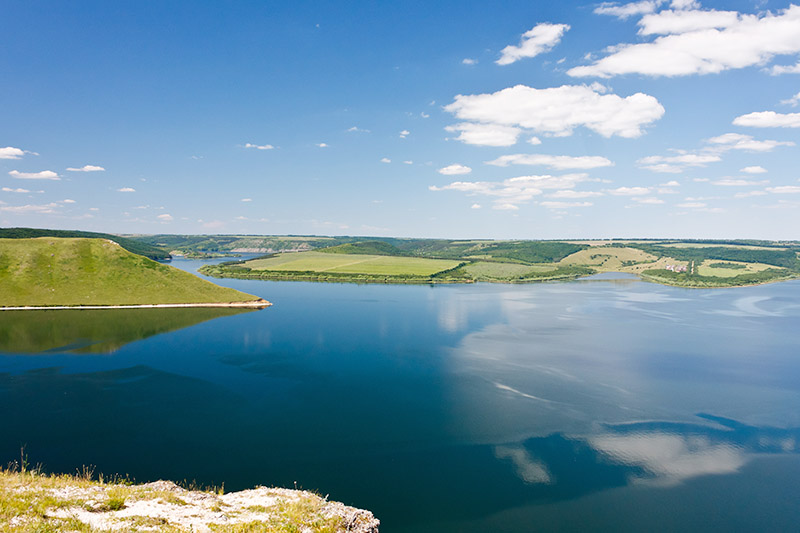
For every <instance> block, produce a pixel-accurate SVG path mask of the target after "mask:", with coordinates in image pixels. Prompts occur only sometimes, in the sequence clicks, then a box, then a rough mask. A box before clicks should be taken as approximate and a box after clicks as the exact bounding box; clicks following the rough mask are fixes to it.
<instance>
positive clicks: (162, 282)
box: [0, 237, 258, 307]
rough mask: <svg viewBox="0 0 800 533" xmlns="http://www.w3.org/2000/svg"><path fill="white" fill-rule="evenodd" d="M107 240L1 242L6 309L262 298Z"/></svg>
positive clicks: (0, 294) (0, 297) (0, 296)
mask: <svg viewBox="0 0 800 533" xmlns="http://www.w3.org/2000/svg"><path fill="white" fill-rule="evenodd" d="M257 299H258V298H257V297H256V296H252V295H250V294H245V293H243V292H239V291H237V290H234V289H229V288H226V287H220V286H218V285H215V284H213V283H210V282H208V281H205V280H202V279H200V278H198V277H197V276H194V275H192V274H190V273H188V272H184V271H182V270H178V269H177V268H173V267H170V266H168V265H164V264H161V263H157V262H155V261H152V260H150V259H147V258H146V257H142V256H140V255H136V254H132V253H130V252H128V251H127V250H125V249H123V248H121V247H120V246H119V245H117V244H115V243H114V242H112V241H108V240H104V239H72V238H70V239H60V238H53V237H41V238H36V239H0V306H6V307H11V306H55V305H135V304H171V303H220V302H241V301H251V300H257Z"/></svg>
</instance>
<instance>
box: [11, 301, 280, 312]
mask: <svg viewBox="0 0 800 533" xmlns="http://www.w3.org/2000/svg"><path fill="white" fill-rule="evenodd" d="M271 305H272V302H269V301H267V300H264V299H258V300H251V301H247V302H206V303H189V304H135V305H49V306H44V305H43V306H30V305H29V306H16V307H10V306H9V307H0V311H53V310H59V309H60V310H63V309H71V310H83V309H85V310H89V309H182V308H198V307H216V308H233V309H264V308H265V307H269V306H271Z"/></svg>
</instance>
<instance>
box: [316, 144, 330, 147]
mask: <svg viewBox="0 0 800 533" xmlns="http://www.w3.org/2000/svg"><path fill="white" fill-rule="evenodd" d="M317 146H318V147H320V148H327V147H328V143H317Z"/></svg>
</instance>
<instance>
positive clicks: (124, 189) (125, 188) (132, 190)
mask: <svg viewBox="0 0 800 533" xmlns="http://www.w3.org/2000/svg"><path fill="white" fill-rule="evenodd" d="M117 192H136V189H134V188H133V187H123V188H121V189H117Z"/></svg>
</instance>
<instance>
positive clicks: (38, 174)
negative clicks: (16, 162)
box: [8, 170, 61, 181]
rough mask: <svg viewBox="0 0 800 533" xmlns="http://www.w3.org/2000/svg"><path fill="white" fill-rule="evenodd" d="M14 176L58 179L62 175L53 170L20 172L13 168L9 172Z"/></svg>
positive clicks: (24, 178)
mask: <svg viewBox="0 0 800 533" xmlns="http://www.w3.org/2000/svg"><path fill="white" fill-rule="evenodd" d="M8 174H9V176H11V177H12V178H17V179H19V180H53V181H58V180H60V179H61V177H60V176H59V175H58V174H56V173H55V172H53V171H52V170H42V171H41V172H19V171H17V170H12V171H11V172H9V173H8Z"/></svg>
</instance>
